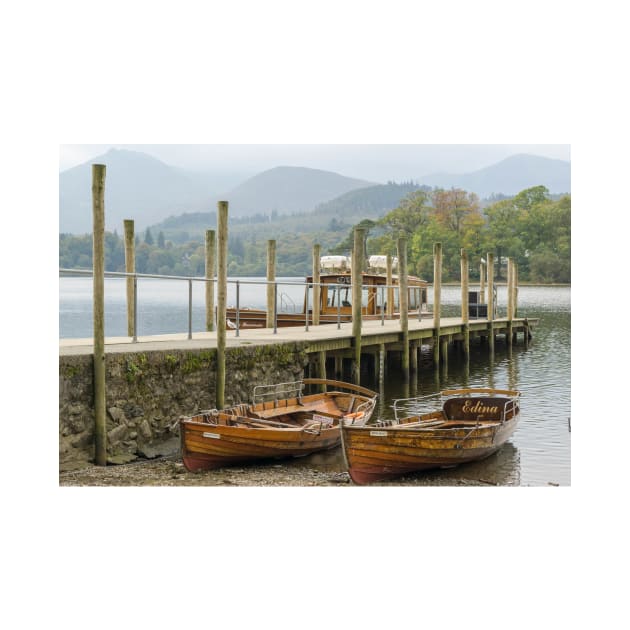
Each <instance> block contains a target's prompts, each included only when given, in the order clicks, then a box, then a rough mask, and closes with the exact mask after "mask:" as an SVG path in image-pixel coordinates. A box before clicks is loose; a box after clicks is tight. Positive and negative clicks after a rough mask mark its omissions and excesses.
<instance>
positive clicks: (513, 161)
mask: <svg viewBox="0 0 630 630" xmlns="http://www.w3.org/2000/svg"><path fill="white" fill-rule="evenodd" d="M419 182H420V183H421V184H425V185H428V186H438V187H440V188H452V187H454V188H463V189H464V190H467V191H469V192H474V193H477V195H478V196H479V197H489V196H490V195H492V194H497V193H498V194H504V195H516V194H517V193H519V192H520V191H521V190H525V189H526V188H530V187H532V186H546V187H547V189H548V190H549V192H550V193H568V192H570V191H571V163H570V162H565V161H563V160H552V159H549V158H544V157H540V156H537V155H524V154H521V155H512V156H510V157H509V158H506V159H505V160H502V161H501V162H497V163H496V164H492V165H491V166H487V167H486V168H482V169H480V170H478V171H473V172H471V173H460V174H449V173H435V174H433V175H425V176H424V177H421V178H420V179H419Z"/></svg>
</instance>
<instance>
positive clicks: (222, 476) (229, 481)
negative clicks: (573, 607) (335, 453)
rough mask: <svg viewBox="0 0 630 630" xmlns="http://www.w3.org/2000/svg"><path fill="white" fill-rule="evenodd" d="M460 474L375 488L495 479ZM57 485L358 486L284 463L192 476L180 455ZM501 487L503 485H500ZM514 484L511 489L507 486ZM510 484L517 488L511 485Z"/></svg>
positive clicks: (429, 475) (340, 475) (91, 472)
mask: <svg viewBox="0 0 630 630" xmlns="http://www.w3.org/2000/svg"><path fill="white" fill-rule="evenodd" d="M470 472H471V471H470V470H467V468H466V467H462V468H461V472H458V473H457V474H453V473H454V471H453V470H451V471H433V472H425V473H417V474H415V475H409V476H407V477H401V478H400V479H397V480H395V481H388V482H381V483H378V484H373V485H379V486H496V485H499V484H497V483H496V482H495V481H493V480H487V479H479V478H476V477H475V476H474V475H472V476H471V475H470V474H467V473H470ZM59 485H60V486H223V487H226V486H228V487H229V486H248V487H252V486H304V487H308V486H328V487H332V486H336V487H356V486H355V485H354V484H353V483H352V480H351V479H350V476H349V475H348V473H347V472H345V471H343V472H339V471H334V470H322V469H318V468H309V467H306V466H295V465H292V462H291V460H289V461H288V462H283V463H265V464H261V465H242V466H233V467H228V468H220V469H215V470H210V471H204V472H195V473H191V472H188V471H187V470H186V468H185V467H184V465H183V463H182V461H181V458H179V457H178V456H172V457H166V458H160V459H155V460H139V461H136V462H133V463H131V464H119V465H112V466H94V465H90V466H88V467H86V468H82V469H79V470H72V471H66V472H61V473H59ZM501 485H505V484H501ZM509 485H512V484H509ZM513 485H518V483H515V484H513Z"/></svg>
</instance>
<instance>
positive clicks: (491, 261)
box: [487, 254, 494, 352]
mask: <svg viewBox="0 0 630 630" xmlns="http://www.w3.org/2000/svg"><path fill="white" fill-rule="evenodd" d="M487 260H488V341H489V343H490V351H491V352H494V324H493V323H492V322H493V320H494V254H488V258H487Z"/></svg>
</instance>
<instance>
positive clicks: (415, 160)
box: [59, 144, 570, 181]
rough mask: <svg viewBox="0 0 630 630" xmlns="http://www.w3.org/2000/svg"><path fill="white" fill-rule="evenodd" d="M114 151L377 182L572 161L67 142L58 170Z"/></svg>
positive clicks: (416, 148) (317, 147) (553, 151)
mask: <svg viewBox="0 0 630 630" xmlns="http://www.w3.org/2000/svg"><path fill="white" fill-rule="evenodd" d="M110 148H120V149H130V150H135V151H142V152H144V153H148V154H150V155H153V156H155V157H156V158H158V159H159V160H161V161H163V162H165V163H167V164H169V165H171V166H179V167H183V168H188V169H195V170H214V171H221V172H238V173H252V174H253V173H257V172H261V171H264V170H267V169H270V168H273V167H274V166H304V167H308V168H319V169H323V170H329V171H334V172H337V173H340V174H342V175H346V176H348V177H359V178H363V179H371V180H376V181H384V180H385V181H386V180H388V179H395V180H401V179H412V178H416V177H421V176H423V175H427V174H430V173H435V172H452V173H460V172H467V171H473V170H476V169H479V168H483V167H484V166H488V165H489V164H493V163H495V162H497V161H499V160H502V159H503V158H505V157H508V156H510V155H514V154H516V153H530V154H534V155H541V156H545V157H550V158H557V159H562V160H570V145H568V144H441V145H440V144H426V145H420V144H398V145H395V144H362V145H361V144H222V145H221V144H215V145H211V144H118V145H114V144H65V145H60V159H59V168H60V170H65V169H67V168H70V167H72V166H76V165H77V164H81V163H83V162H86V161H88V160H90V159H93V158H95V157H98V156H99V155H102V154H103V153H105V152H107V151H108V150H109V149H110Z"/></svg>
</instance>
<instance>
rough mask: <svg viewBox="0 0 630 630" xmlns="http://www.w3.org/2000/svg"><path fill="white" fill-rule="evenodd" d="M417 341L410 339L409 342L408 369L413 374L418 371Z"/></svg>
mask: <svg viewBox="0 0 630 630" xmlns="http://www.w3.org/2000/svg"><path fill="white" fill-rule="evenodd" d="M419 343H420V342H419V341H415V340H414V341H411V342H410V343H409V370H410V371H411V372H412V373H413V374H415V373H417V372H418V348H419V347H420V345H419Z"/></svg>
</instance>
